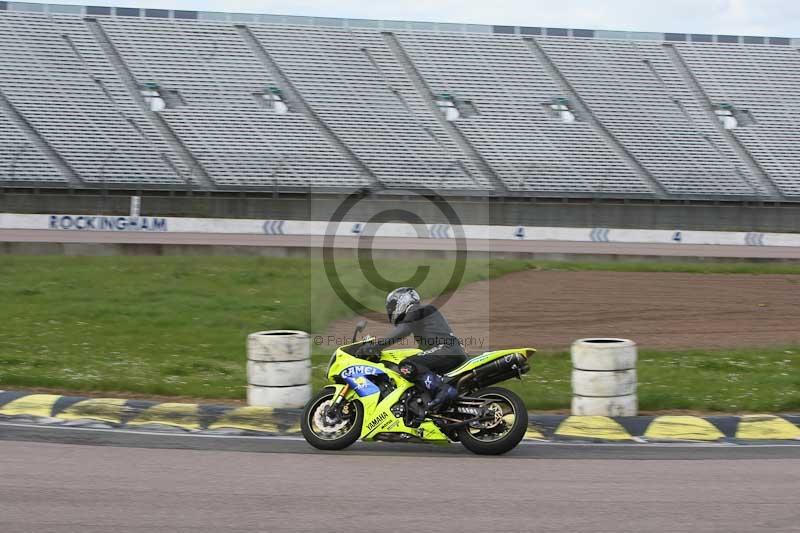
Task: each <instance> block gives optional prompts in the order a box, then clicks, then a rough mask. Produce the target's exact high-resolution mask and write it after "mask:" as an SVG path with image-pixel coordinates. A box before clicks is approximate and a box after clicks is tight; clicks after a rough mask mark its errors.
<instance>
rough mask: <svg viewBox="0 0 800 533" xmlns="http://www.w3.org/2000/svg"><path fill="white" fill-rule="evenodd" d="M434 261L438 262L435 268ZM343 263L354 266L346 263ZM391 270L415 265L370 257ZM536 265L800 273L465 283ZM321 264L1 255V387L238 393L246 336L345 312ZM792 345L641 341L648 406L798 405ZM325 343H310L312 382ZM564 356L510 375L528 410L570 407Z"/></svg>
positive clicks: (508, 263) (354, 286)
mask: <svg viewBox="0 0 800 533" xmlns="http://www.w3.org/2000/svg"><path fill="white" fill-rule="evenodd" d="M430 263H431V274H430V275H429V277H428V278H427V280H426V281H425V283H424V284H423V286H422V287H421V289H422V290H423V292H424V293H426V294H431V293H435V292H438V291H440V290H442V289H443V288H445V287H447V284H448V281H449V272H450V268H449V266H450V265H449V264H448V261H446V260H442V261H440V262H436V261H430ZM337 266H338V267H339V268H340V272H342V274H341V279H342V283H343V285H345V286H346V287H347V288H348V289H349V290H350V291H351V292H352V293H353V294H355V295H357V296H358V297H360V298H362V299H363V300H364V301H365V302H367V303H368V304H369V305H373V306H376V307H377V306H379V305H380V304H381V300H382V298H383V295H382V294H379V291H375V290H374V289H372V288H371V287H370V286H369V285H368V284H367V283H365V282H364V281H363V276H362V275H361V273H360V271H361V269H360V267H359V266H358V265H357V264H356V263H355V262H353V263H349V264H348V263H347V262H344V263H339V262H337ZM438 266H441V267H442V268H437V267H438ZM348 267H349V268H348ZM375 268H376V272H377V271H380V273H381V274H382V275H383V276H384V277H387V278H390V279H404V278H407V277H409V276H410V274H412V273H413V271H414V269H415V268H416V264H412V263H410V262H407V263H400V262H398V261H377V262H376V267H375ZM527 269H540V270H613V271H668V272H689V273H730V274H759V273H775V274H778V273H780V274H800V266H795V265H788V264H745V265H739V264H715V263H692V264H662V263H641V264H639V263H557V262H533V261H518V260H502V261H470V262H469V263H468V265H467V270H466V272H465V275H464V280H463V281H464V282H465V283H466V282H472V281H477V280H482V279H488V278H492V277H496V276H500V275H503V274H506V273H509V272H514V271H519V270H527ZM322 276H323V274H322V269H321V264H320V263H319V262H314V261H308V260H305V259H285V258H281V259H277V258H253V257H13V256H0V317H2V319H1V320H0V388H3V387H16V388H25V387H32V388H33V387H49V388H54V389H62V390H73V391H84V392H88V391H114V392H115V393H125V392H131V393H139V394H154V395H164V396H183V397H200V398H220V399H225V398H230V399H241V398H243V397H244V394H245V387H244V383H245V366H244V339H245V337H246V335H247V334H248V333H251V332H253V331H257V330H260V329H281V328H288V329H306V330H311V331H321V330H323V329H324V327H325V325H326V324H327V323H328V321H330V320H332V319H334V318H339V317H342V316H345V315H348V314H351V313H352V311H351V310H350V309H348V308H347V307H346V306H345V305H344V304H343V303H342V302H340V301H339V299H338V298H337V297H336V295H335V294H333V293H332V291H330V290H329V289H326V288H325V287H326V284H325V283H324V279H323V278H322ZM797 353H798V350H797V349H795V348H792V347H789V348H784V349H765V350H750V351H719V352H709V351H688V352H675V353H663V352H648V351H645V352H643V353H642V354H641V358H640V365H639V380H640V387H641V388H640V393H639V395H640V402H641V408H642V409H653V410H655V409H697V410H714V411H781V410H797V409H800V378H798V376H800V360H799V359H798V356H797V355H796V354H797ZM328 355H329V354H323V353H318V354H315V358H314V360H315V384H317V385H319V384H321V377H322V376H321V373H322V372H323V371H324V365H325V363H326V362H327V358H328ZM569 371H570V363H569V358H568V356H567V355H566V354H544V355H541V356H540V357H538V358H537V360H536V362H535V363H534V366H533V369H532V371H531V373H530V374H528V376H526V377H525V380H524V381H523V382H522V383H516V384H513V385H512V388H515V390H517V391H518V392H521V393H522V395H523V396H524V398H525V400H526V402H527V404H528V406H529V408H531V409H563V408H566V407H568V406H569V399H570V384H569Z"/></svg>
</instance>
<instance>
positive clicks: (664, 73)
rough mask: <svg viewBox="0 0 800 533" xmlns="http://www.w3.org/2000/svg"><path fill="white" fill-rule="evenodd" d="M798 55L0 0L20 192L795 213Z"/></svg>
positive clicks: (702, 43)
mask: <svg viewBox="0 0 800 533" xmlns="http://www.w3.org/2000/svg"><path fill="white" fill-rule="evenodd" d="M798 46H800V40H793V39H786V38H776V37H770V38H764V37H753V36H731V35H685V34H663V33H631V32H609V31H593V30H582V29H563V28H537V27H512V26H482V25H466V24H436V23H416V22H397V21H373V20H350V19H327V18H309V17H292V16H275V15H245V14H231V13H210V12H196V11H172V10H162V9H134V8H108V7H85V6H64V5H48V4H32V3H21V2H0V50H2V53H0V184H1V185H2V186H3V187H4V188H5V190H13V189H15V188H18V189H28V190H41V189H47V190H50V191H54V190H58V189H63V190H71V191H90V190H101V189H102V190H114V189H125V190H153V191H158V190H164V191H193V192H198V191H205V192H208V193H213V192H214V191H217V192H219V191H252V192H256V193H257V192H259V191H262V192H263V191H273V192H281V193H292V192H305V193H314V194H325V193H326V192H327V193H337V192H347V191H352V190H355V189H359V188H363V187H371V188H376V189H380V190H385V191H389V192H390V191H391V190H392V189H414V188H420V187H425V188H433V189H436V190H438V191H440V192H443V193H445V194H447V195H452V196H459V197H464V196H476V197H482V198H485V197H487V196H488V197H498V198H524V197H532V198H536V197H539V198H542V197H547V198H616V199H628V200H643V201H655V202H660V201H687V202H688V201H722V202H724V201H739V202H748V201H749V202H753V201H756V202H765V201H766V202H780V203H789V204H792V203H794V202H797V201H800V135H798V122H799V121H800V111H798V110H800V52H799V51H798Z"/></svg>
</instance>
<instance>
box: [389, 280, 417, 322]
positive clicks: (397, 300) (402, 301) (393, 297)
mask: <svg viewBox="0 0 800 533" xmlns="http://www.w3.org/2000/svg"><path fill="white" fill-rule="evenodd" d="M418 303H419V293H418V292H417V291H416V289H414V288H413V287H399V288H397V289H395V290H393V291H392V292H390V293H389V294H388V295H387V296H386V316H387V317H388V318H389V322H391V323H392V324H395V325H396V324H397V323H398V322H400V321H401V320H402V319H403V317H404V316H406V312H408V309H409V308H410V307H411V306H412V305H414V304H418Z"/></svg>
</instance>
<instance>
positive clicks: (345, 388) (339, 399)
mask: <svg viewBox="0 0 800 533" xmlns="http://www.w3.org/2000/svg"><path fill="white" fill-rule="evenodd" d="M348 392H350V385H349V384H347V383H345V384H344V385H342V386H341V387H337V388H336V391H335V392H334V393H333V398H331V404H330V405H329V406H328V407H327V409H325V417H326V418H328V419H333V420H341V419H342V416H343V415H345V414H346V413H344V412H343V411H342V408H343V407H344V406H345V405H347V404H346V403H345V397H346V396H347V393H348Z"/></svg>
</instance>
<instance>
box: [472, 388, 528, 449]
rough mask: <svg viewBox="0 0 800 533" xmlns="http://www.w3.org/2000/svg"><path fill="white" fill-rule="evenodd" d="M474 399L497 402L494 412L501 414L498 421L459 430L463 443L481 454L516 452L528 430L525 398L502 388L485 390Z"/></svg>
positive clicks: (480, 391) (474, 396)
mask: <svg viewBox="0 0 800 533" xmlns="http://www.w3.org/2000/svg"><path fill="white" fill-rule="evenodd" d="M470 397H472V398H483V399H486V400H494V402H493V403H492V404H490V409H492V410H493V411H494V412H496V413H497V420H496V421H491V422H488V423H485V424H483V423H482V424H480V425H475V426H464V427H461V428H459V429H458V437H459V440H460V441H461V444H463V445H464V447H465V448H466V449H468V450H469V451H471V452H473V453H477V454H479V455H500V454H503V453H506V452H508V451H511V450H513V449H514V447H515V446H516V445H517V444H519V442H520V441H521V440H522V438H523V437H524V436H525V432H526V431H527V430H528V411H527V409H525V403H524V402H523V401H522V398H520V397H519V396H517V395H516V394H514V393H513V392H511V391H510V390H508V389H503V388H501V387H488V388H485V389H481V390H479V391H478V392H477V393H475V394H474V395H470Z"/></svg>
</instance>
